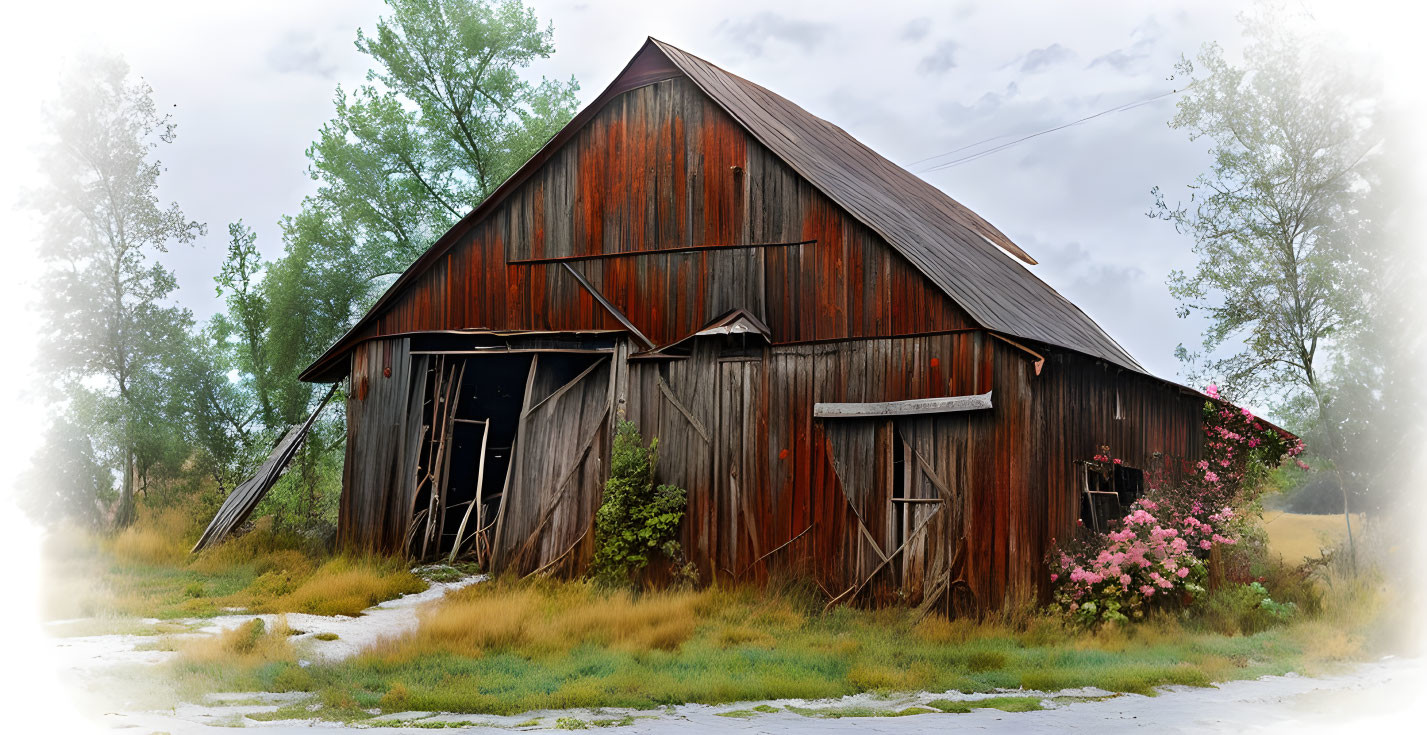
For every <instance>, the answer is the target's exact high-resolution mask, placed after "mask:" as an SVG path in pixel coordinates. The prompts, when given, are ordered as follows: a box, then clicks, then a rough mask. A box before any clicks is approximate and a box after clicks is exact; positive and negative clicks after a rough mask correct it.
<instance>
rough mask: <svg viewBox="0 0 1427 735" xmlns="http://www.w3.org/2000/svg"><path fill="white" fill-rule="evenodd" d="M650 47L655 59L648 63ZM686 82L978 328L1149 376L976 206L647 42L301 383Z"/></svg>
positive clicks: (699, 62)
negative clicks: (481, 226) (594, 137)
mask: <svg viewBox="0 0 1427 735" xmlns="http://www.w3.org/2000/svg"><path fill="white" fill-rule="evenodd" d="M655 54H657V55H659V56H662V57H663V58H658V59H655V58H653V57H654V55H655ZM670 64H672V66H673V68H675V69H677V72H678V74H681V75H682V76H686V77H688V79H690V80H691V81H692V82H693V83H694V84H695V85H697V86H698V87H699V89H701V90H703V92H704V93H705V94H707V95H708V96H709V97H710V98H711V99H713V101H714V102H715V103H716V104H718V105H719V106H720V107H721V108H723V110H724V111H726V112H727V113H728V114H729V115H730V116H732V117H733V118H734V119H735V120H736V121H737V122H738V123H739V124H740V125H742V126H743V127H744V128H745V129H747V130H748V132H749V133H750V134H752V135H753V137H754V138H755V139H757V140H758V142H760V143H761V144H763V145H764V146H765V147H766V148H768V149H769V150H770V151H771V152H772V153H773V154H774V155H776V156H778V157H779V158H780V159H782V160H783V161H784V162H785V163H786V164H788V166H790V167H791V168H792V169H793V170H794V171H795V172H797V173H798V174H799V175H800V176H802V177H803V178H804V179H806V180H807V181H808V182H809V183H811V184H812V185H813V186H814V187H816V188H818V189H819V190H820V191H822V193H823V194H824V195H826V196H827V197H828V198H829V199H831V200H832V201H833V202H835V203H836V204H838V205H839V206H841V207H842V208H843V209H845V210H846V211H847V212H848V213H849V214H851V215H852V216H853V217H855V218H857V219H858V220H859V221H861V222H862V223H863V224H864V225H866V226H867V227H868V228H870V229H871V230H872V231H874V232H876V233H877V234H878V235H880V236H881V237H882V238H883V239H884V240H886V241H887V242H888V244H890V245H891V246H892V247H893V248H894V249H896V250H897V251H898V252H899V253H901V254H902V255H903V256H904V257H906V258H907V259H908V260H909V261H910V262H911V263H912V264H913V265H914V266H916V267H917V269H918V270H920V271H921V272H922V273H923V274H924V275H925V276H926V277H927V278H928V279H930V280H931V281H932V282H933V283H935V284H936V285H937V286H938V287H939V288H941V289H942V290H943V291H944V292H945V293H946V294H947V295H948V296H949V297H951V299H952V300H954V301H955V302H956V303H957V304H958V305H960V306H961V307H962V308H963V309H964V310H965V311H966V312H967V313H968V314H969V315H970V316H971V318H972V319H974V320H975V321H976V322H977V323H979V324H980V325H981V326H983V327H985V328H987V329H990V330H992V331H996V332H1002V333H1005V334H1008V335H1012V336H1016V337H1021V338H1024V339H1029V340H1035V341H1038V342H1043V343H1046V344H1050V345H1055V346H1059V347H1064V348H1068V349H1071V350H1075V351H1077V352H1081V353H1084V354H1087V355H1090V356H1092V357H1096V358H1100V359H1102V360H1105V361H1107V362H1110V363H1113V364H1115V365H1118V366H1121V367H1124V368H1128V369H1130V370H1134V371H1137V372H1141V373H1146V374H1149V373H1148V371H1147V370H1145V368H1144V367H1142V366H1141V365H1140V364H1139V363H1138V362H1137V361H1135V359H1134V358H1133V357H1132V356H1130V354H1129V353H1128V352H1127V351H1125V349H1124V348H1123V347H1121V346H1120V345H1119V344H1118V343H1117V342H1116V341H1115V340H1114V339H1112V338H1111V337H1110V336H1109V335H1108V334H1106V333H1105V331H1104V330H1103V329H1101V328H1100V326H1099V325H1098V324H1096V323H1095V322H1094V321H1093V320H1091V319H1090V317H1089V316H1087V315H1086V314H1085V312H1083V311H1081V310H1080V309H1079V308H1078V307H1076V306H1075V305H1074V304H1072V303H1071V302H1070V301H1069V300H1067V299H1066V298H1065V297H1064V296H1061V295H1060V294H1059V293H1058V292H1056V290H1055V289H1053V288H1051V287H1050V285H1048V284H1047V283H1045V282H1044V281H1042V280H1041V279H1040V278H1038V277H1036V276H1035V274H1033V273H1031V272H1030V270H1028V269H1027V268H1026V267H1025V266H1023V265H1021V264H1019V263H1016V262H1015V261H1014V260H1013V259H1012V258H1013V257H1015V258H1020V259H1021V260H1023V261H1025V262H1026V263H1028V264H1032V265H1033V264H1035V260H1034V259H1033V258H1031V257H1030V256H1029V255H1028V254H1027V253H1025V251H1023V250H1021V248H1020V247H1019V246H1017V245H1016V244H1015V243H1014V242H1012V241H1011V239H1010V238H1008V237H1006V235H1005V234H1003V233H1002V232H1001V231H1000V230H998V229H996V228H995V227H994V226H992V225H991V224H990V223H989V222H987V221H986V220H984V219H982V218H981V217H980V216H978V215H977V214H976V213H975V212H972V211H971V210H970V209H967V208H966V207H965V206H963V205H961V204H960V203H958V202H957V201H956V200H954V199H952V198H951V197H949V196H947V195H946V194H945V193H944V192H942V191H941V190H940V189H937V188H936V187H934V186H932V185H931V184H929V183H927V182H925V181H923V180H922V179H920V178H918V177H917V176H916V175H914V174H912V173H911V172H909V171H907V170H906V169H904V168H902V167H900V166H898V165H896V164H895V163H892V162H891V161H889V160H887V159H886V158H884V157H883V156H881V155H879V154H878V153H877V152H875V151H873V150H872V149H870V148H868V147H867V146H865V145H863V144H862V143H860V142H858V141H857V139H856V138H853V137H852V136H851V135H848V134H847V132H846V131H844V130H842V128H839V127H837V126H836V125H833V124H832V123H829V122H827V121H826V120H823V119H822V118H819V117H817V116H815V115H813V114H812V113H810V112H808V111H807V110H804V109H803V108H801V107H799V106H798V105H796V104H793V103H792V102H790V101H788V100H787V99H784V98H783V97H780V96H778V95H777V94H774V93H773V92H770V91H768V90H767V89H764V88H763V87H761V86H759V85H757V84H754V83H752V82H750V81H748V80H746V79H743V78H741V77H739V76H737V75H734V74H732V73H730V72H728V71H725V70H723V69H721V68H719V67H717V66H715V65H713V64H711V63H709V62H707V61H705V60H703V59H700V58H699V57H697V56H694V55H692V54H689V53H687V52H685V51H682V50H680V49H678V48H675V47H674V46H670V45H669V44H667V43H664V42H663V41H659V40H656V39H654V38H650V39H649V40H648V41H647V42H646V43H645V45H644V47H643V48H641V49H640V52H639V53H638V54H636V55H635V57H634V58H633V59H632V60H631V61H630V63H629V65H627V66H626V67H625V69H624V70H623V71H622V72H621V73H620V75H619V76H618V77H616V79H615V80H614V82H612V83H611V84H610V86H609V87H608V88H607V89H606V90H605V91H604V92H603V93H602V94H601V95H600V96H599V97H598V98H596V100H595V101H594V102H593V103H591V104H590V105H589V106H588V107H586V108H585V109H584V110H582V111H581V112H580V114H579V115H577V116H576V117H575V118H574V119H573V120H572V121H571V122H570V123H569V125H567V126H566V127H565V128H564V129H563V130H561V131H560V132H559V133H557V134H556V135H555V137H554V138H553V139H552V140H551V141H550V142H549V143H547V144H546V145H545V147H544V148H542V149H541V151H540V152H539V153H537V154H536V155H535V156H534V157H532V158H531V159H530V161H528V162H527V163H526V164H525V165H524V166H523V167H521V169H520V170H519V171H517V172H516V173H515V174H514V175H512V176H511V178H510V179H509V180H507V181H506V182H505V184H502V185H501V186H500V187H499V188H498V189H497V190H496V191H495V192H494V193H492V195H491V196H490V197H488V198H487V199H486V200H485V201H484V202H482V203H481V204H480V205H479V206H477V207H476V208H475V209H474V210H473V211H472V212H471V213H470V214H468V215H466V217H464V218H463V219H462V220H461V221H460V222H458V223H457V224H456V225H455V226H454V227H452V228H451V230H450V231H448V232H447V233H446V234H445V235H443V236H442V237H441V238H440V239H439V240H437V242H436V243H435V244H434V245H432V247H431V248H430V249H429V250H428V251H427V252H426V253H425V254H423V255H422V256H421V257H420V258H418V259H417V261H416V262H415V263H413V264H412V266H411V267H410V268H408V269H407V271H406V272H405V273H403V274H402V275H401V277H400V278H398V279H397V280H396V282H395V283H393V284H392V286H391V288H389V289H388V290H387V292H386V293H385V294H383V295H382V297H381V298H380V299H378V301H377V303H376V304H375V305H374V306H373V307H372V308H371V310H370V311H368V313H367V314H366V316H364V317H363V318H362V319H361V320H360V321H358V323H357V324H356V325H355V326H354V327H353V328H352V330H351V331H349V332H348V333H347V334H346V335H345V336H343V337H342V339H340V340H338V342H337V343H336V344H334V345H333V346H332V347H331V348H330V349H329V350H328V351H327V352H326V353H325V354H324V355H323V356H322V357H320V358H318V360H317V361H316V362H314V363H313V364H312V366H310V367H309V368H308V369H307V370H306V371H305V372H304V373H303V375H302V376H301V377H302V379H304V380H317V381H324V380H328V379H331V380H335V379H339V378H340V377H341V374H342V373H341V372H339V371H340V370H341V368H340V364H339V363H337V361H336V358H337V357H338V356H340V355H341V354H342V353H344V352H346V350H347V349H348V348H349V347H350V346H351V344H352V343H354V342H355V341H357V340H358V339H360V335H361V333H362V331H363V329H364V327H366V326H367V325H368V324H369V323H370V322H371V321H372V320H373V319H375V318H376V316H378V315H379V314H380V313H381V312H382V311H383V310H384V309H385V306H386V305H387V303H388V302H389V301H390V300H391V299H392V297H393V296H394V295H395V294H397V293H400V292H401V291H402V290H403V289H404V288H405V287H406V285H407V284H409V283H410V282H411V281H412V280H413V279H414V278H415V276H417V275H419V274H420V273H422V272H424V271H425V270H426V269H427V268H429V267H430V265H431V264H432V263H434V262H435V261H436V259H437V258H439V257H440V255H441V254H443V253H444V252H446V251H447V250H449V249H450V247H451V246H452V245H453V244H454V242H455V241H456V240H457V239H458V237H459V235H460V234H461V233H464V232H465V231H466V230H468V229H469V228H470V227H471V226H472V225H473V224H475V223H476V222H478V221H480V220H481V219H482V218H483V217H484V216H485V214H486V213H488V212H490V211H492V210H493V209H494V208H495V207H496V206H497V205H498V203H499V201H500V200H502V199H503V198H504V197H505V195H506V194H508V193H509V192H510V191H511V190H513V189H514V187H516V186H518V185H519V184H520V183H521V182H523V181H524V180H525V179H526V178H528V177H529V175H530V174H531V173H532V172H533V171H534V170H535V169H538V168H539V167H540V165H541V164H543V163H544V161H545V160H546V159H548V158H549V156H550V155H551V153H552V152H553V151H554V150H555V149H558V148H559V147H560V146H561V145H563V144H564V142H565V141H566V140H568V139H569V138H570V137H571V136H572V135H573V134H574V133H575V132H576V131H577V130H579V129H580V128H581V127H583V126H584V124H585V123H586V122H588V120H589V119H590V118H591V117H593V114H594V113H595V112H597V111H598V109H599V108H600V107H602V106H603V105H604V103H605V102H607V101H608V100H609V99H611V98H612V97H614V96H616V95H617V94H619V93H622V92H624V91H627V90H629V89H633V88H635V87H637V86H641V85H643V84H648V83H651V82H653V81H658V80H660V79H667V78H670V77H671V76H675V75H677V74H671V73H670V71H669V69H670V67H669V65H670Z"/></svg>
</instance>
